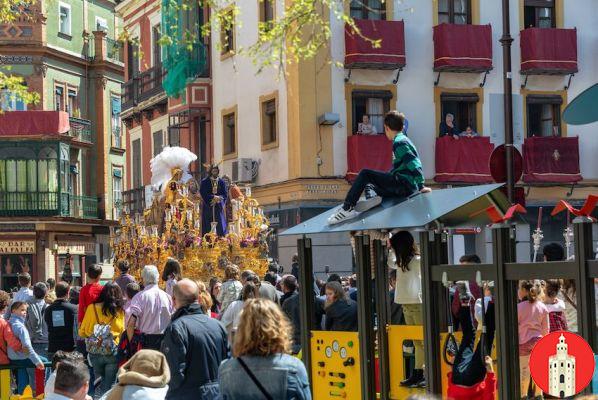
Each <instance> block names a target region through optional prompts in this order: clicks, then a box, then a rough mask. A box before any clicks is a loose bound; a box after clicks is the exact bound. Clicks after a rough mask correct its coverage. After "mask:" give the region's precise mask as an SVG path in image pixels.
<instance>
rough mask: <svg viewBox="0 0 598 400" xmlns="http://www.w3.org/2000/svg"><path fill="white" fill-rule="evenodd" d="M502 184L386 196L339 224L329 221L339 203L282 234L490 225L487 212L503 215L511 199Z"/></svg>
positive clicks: (490, 221)
mask: <svg viewBox="0 0 598 400" xmlns="http://www.w3.org/2000/svg"><path fill="white" fill-rule="evenodd" d="M501 186H503V185H502V184H491V185H479V186H465V187H458V188H452V189H439V190H433V191H432V192H430V193H425V194H416V195H415V196H412V197H410V198H408V199H401V200H398V199H392V198H388V199H384V201H383V202H382V204H381V205H380V206H379V207H376V208H373V209H371V210H369V211H367V212H365V213H363V214H361V215H359V216H358V217H357V218H353V219H350V220H347V221H345V222H342V223H340V224H336V225H328V223H327V220H328V217H330V216H331V215H332V214H333V213H335V212H336V211H337V210H338V209H339V208H340V206H337V207H334V208H332V209H330V210H328V211H325V212H323V213H322V214H320V215H317V216H315V217H313V218H311V219H309V220H307V221H305V222H302V223H299V224H298V225H296V226H294V227H292V228H289V229H287V230H286V231H284V232H282V233H281V234H280V235H285V236H287V235H309V234H316V233H333V232H350V231H365V230H393V229H422V230H424V229H431V228H437V227H443V228H465V227H467V228H472V227H478V226H480V227H481V226H485V225H488V224H491V223H492V222H493V221H492V220H491V219H490V217H489V216H488V214H487V213H486V212H484V210H485V209H487V208H488V207H491V206H494V207H496V208H497V210H499V211H500V213H501V214H504V213H505V212H506V210H507V208H508V207H509V202H508V200H507V198H506V196H505V195H504V194H503V192H502V191H501V190H500V188H501Z"/></svg>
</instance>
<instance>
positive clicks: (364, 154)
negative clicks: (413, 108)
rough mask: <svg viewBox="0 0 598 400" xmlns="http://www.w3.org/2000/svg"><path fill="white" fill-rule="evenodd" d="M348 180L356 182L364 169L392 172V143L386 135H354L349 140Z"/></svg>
mask: <svg viewBox="0 0 598 400" xmlns="http://www.w3.org/2000/svg"><path fill="white" fill-rule="evenodd" d="M347 164H348V171H347V179H348V180H350V181H353V180H355V178H356V177H357V174H358V173H359V171H361V170H362V169H364V168H367V169H375V170H377V171H390V168H391V167H392V142H391V141H390V140H388V139H387V138H386V136H385V135H372V136H367V135H353V136H350V137H349V138H348V139H347Z"/></svg>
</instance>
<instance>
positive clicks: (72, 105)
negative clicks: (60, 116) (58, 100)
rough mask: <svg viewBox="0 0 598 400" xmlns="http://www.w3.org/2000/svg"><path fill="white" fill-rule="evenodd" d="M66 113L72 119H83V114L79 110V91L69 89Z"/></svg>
mask: <svg viewBox="0 0 598 400" xmlns="http://www.w3.org/2000/svg"><path fill="white" fill-rule="evenodd" d="M66 112H67V113H68V114H69V116H71V117H75V118H80V117H81V112H80V109H79V94H78V93H77V89H71V88H69V89H68V90H67V104H66Z"/></svg>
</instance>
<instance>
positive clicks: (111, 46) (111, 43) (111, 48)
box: [106, 38, 125, 63]
mask: <svg viewBox="0 0 598 400" xmlns="http://www.w3.org/2000/svg"><path fill="white" fill-rule="evenodd" d="M106 57H107V58H108V59H109V60H112V61H116V62H120V63H124V62H125V61H124V49H123V44H122V43H121V42H119V41H118V40H114V39H110V38H106Z"/></svg>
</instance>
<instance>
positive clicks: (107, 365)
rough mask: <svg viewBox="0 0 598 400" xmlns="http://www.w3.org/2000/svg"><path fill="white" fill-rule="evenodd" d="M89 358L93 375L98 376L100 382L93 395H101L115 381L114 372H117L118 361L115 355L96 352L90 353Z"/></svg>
mask: <svg viewBox="0 0 598 400" xmlns="http://www.w3.org/2000/svg"><path fill="white" fill-rule="evenodd" d="M89 360H90V361H91V366H92V367H93V372H94V375H95V377H96V378H97V377H98V376H100V377H101V378H102V382H101V383H100V386H99V387H96V388H95V389H96V390H95V393H94V395H95V396H96V397H97V396H101V395H103V394H104V393H106V392H107V391H108V390H110V388H111V387H112V386H113V385H114V384H115V383H116V373H117V372H118V361H116V356H103V355H98V354H90V355H89Z"/></svg>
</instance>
